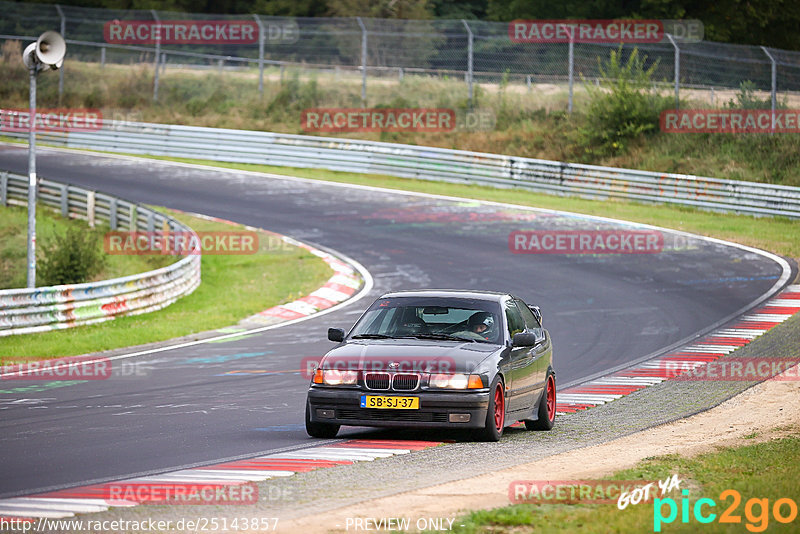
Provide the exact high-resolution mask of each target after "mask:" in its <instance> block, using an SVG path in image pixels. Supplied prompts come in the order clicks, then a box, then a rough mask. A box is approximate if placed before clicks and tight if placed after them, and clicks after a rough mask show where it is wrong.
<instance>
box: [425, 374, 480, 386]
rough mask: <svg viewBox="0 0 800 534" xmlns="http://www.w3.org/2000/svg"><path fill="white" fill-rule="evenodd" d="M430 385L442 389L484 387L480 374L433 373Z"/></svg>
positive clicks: (429, 381)
mask: <svg viewBox="0 0 800 534" xmlns="http://www.w3.org/2000/svg"><path fill="white" fill-rule="evenodd" d="M428 386H429V387H432V388H442V389H482V388H484V387H486V386H484V385H483V380H481V377H480V375H465V374H462V373H456V374H452V375H451V374H432V375H431V376H430V379H429V380H428Z"/></svg>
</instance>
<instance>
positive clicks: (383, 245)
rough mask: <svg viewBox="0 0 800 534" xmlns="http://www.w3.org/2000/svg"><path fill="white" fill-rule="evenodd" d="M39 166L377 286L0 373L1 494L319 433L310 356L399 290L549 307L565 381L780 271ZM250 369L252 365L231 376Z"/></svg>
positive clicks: (704, 249) (150, 174)
mask: <svg viewBox="0 0 800 534" xmlns="http://www.w3.org/2000/svg"><path fill="white" fill-rule="evenodd" d="M26 158H27V152H26V149H25V148H18V147H9V146H4V145H0V168H1V169H5V170H11V171H14V172H19V173H25V172H26V165H27V159H26ZM37 166H38V171H39V175H40V176H42V177H46V178H52V179H55V180H61V181H68V182H70V183H73V184H76V185H80V186H82V187H87V188H93V189H97V190H100V191H104V192H109V193H113V194H116V195H118V196H121V197H123V198H126V199H129V200H135V201H139V202H143V203H148V204H156V205H164V206H168V207H171V208H177V209H181V210H186V211H193V212H198V213H204V214H206V215H212V216H216V217H222V218H225V219H230V220H234V221H237V222H240V223H244V224H249V225H253V226H258V227H262V228H266V229H269V230H272V231H275V232H279V233H282V234H286V235H289V236H292V237H294V238H297V239H300V240H304V241H307V242H309V243H313V244H319V245H322V246H325V247H329V248H331V249H333V250H336V251H339V252H341V253H343V254H346V255H348V256H350V257H351V258H353V259H355V260H357V261H358V262H360V263H361V264H362V265H363V266H364V267H366V269H367V270H369V272H370V273H371V274H372V276H373V277H374V281H375V287H374V289H373V291H372V294H370V295H369V296H367V297H366V298H364V299H362V300H360V301H358V302H356V303H355V304H352V305H350V306H347V307H345V308H343V309H341V310H338V311H335V312H333V313H330V314H327V315H325V316H322V317H318V318H311V319H309V320H306V321H304V322H300V323H297V324H293V325H289V326H286V327H280V328H276V329H272V330H269V331H266V332H263V333H260V334H255V335H252V336H250V337H246V338H243V339H238V340H234V341H228V342H222V343H205V344H201V345H197V346H193V347H188V348H184V349H176V350H170V351H166V352H160V353H157V354H152V355H145V356H141V357H137V358H133V359H129V360H123V361H125V362H135V363H137V364H138V365H139V366H140V367H139V369H145V370H146V372H145V373H144V374H145V376H135V377H130V378H114V379H110V380H98V381H86V382H79V383H70V382H61V383H55V384H54V383H46V382H41V381H39V382H36V381H28V380H25V381H17V380H15V381H3V382H2V383H0V414H1V415H0V466H2V467H0V497H9V496H12V495H21V494H28V493H34V492H37V491H42V490H45V489H54V488H57V487H67V486H75V485H79V484H85V483H88V482H90V481H99V480H111V479H116V478H123V477H130V476H131V475H133V474H138V473H144V472H158V471H166V470H174V469H177V468H180V467H184V466H189V465H192V464H202V463H212V462H214V461H217V460H220V459H223V458H230V457H234V456H238V455H252V456H255V455H256V454H259V453H265V452H267V451H273V450H276V449H281V448H285V447H302V446H306V445H309V444H311V443H313V442H315V440H311V439H310V438H308V437H307V436H306V434H305V431H304V429H303V424H302V423H303V409H304V401H305V390H306V385H307V380H306V379H305V378H303V377H302V376H301V375H300V373H299V372H297V371H296V370H297V369H299V368H300V362H301V359H302V358H304V357H308V356H319V355H321V354H323V353H324V352H325V351H326V350H327V349H328V348H329V347H330V346H331V343H330V342H328V341H327V340H326V339H325V331H326V329H327V328H328V326H341V327H345V328H347V327H349V326H350V325H352V323H353V322H354V320H355V319H356V318H357V317H358V315H359V314H360V313H361V311H362V310H363V309H364V308H365V307H366V306H367V305H368V304H369V303H370V302H371V300H372V298H374V297H375V296H377V295H378V294H380V293H382V292H386V291H389V290H397V289H407V288H419V287H434V288H465V289H485V290H500V291H508V292H511V293H514V294H516V295H518V296H520V297H522V298H523V299H524V300H526V301H528V302H529V303H535V304H538V305H540V306H541V307H542V310H543V313H544V323H545V326H546V327H547V328H548V329H549V330H550V332H551V334H552V336H553V339H554V346H555V352H554V355H555V362H556V365H557V372H558V379H559V383H560V385H562V386H563V385H564V384H566V383H569V382H575V381H578V380H580V379H582V378H586V377H589V376H591V375H594V374H597V373H600V372H603V371H606V370H608V369H610V368H613V367H615V366H619V365H622V364H625V363H628V362H632V361H635V360H638V359H640V358H642V357H643V356H645V355H648V354H651V353H654V352H657V351H660V350H663V349H665V348H666V347H668V346H670V345H672V344H674V343H676V342H678V341H680V340H682V339H685V338H687V337H689V336H692V335H693V334H696V333H699V332H701V331H703V330H705V329H707V328H708V327H710V326H711V325H713V324H715V323H717V322H718V321H720V320H722V319H724V318H726V317H728V316H730V315H731V314H733V313H735V312H737V311H740V310H741V309H742V308H744V307H746V306H748V305H749V304H751V303H752V302H753V301H754V300H756V299H757V298H759V297H760V296H762V294H764V293H766V292H768V291H770V289H771V288H772V287H773V285H774V284H775V283H776V281H778V279H779V277H780V276H781V274H782V269H781V267H780V266H779V265H778V263H776V262H775V261H773V260H771V259H769V258H767V257H764V256H762V255H759V254H755V253H753V252H750V251H746V250H743V249H740V248H736V247H732V246H726V245H721V244H717V243H714V242H710V241H706V240H700V239H694V238H689V239H687V238H685V237H684V236H675V235H673V234H666V235H665V238H664V243H665V247H664V250H663V251H662V252H660V253H656V254H614V255H602V256H595V255H559V254H513V253H511V252H510V250H509V244H508V236H509V234H510V232H512V231H514V230H544V229H548V230H552V229H562V230H576V229H614V228H617V229H619V228H620V225H622V227H623V228H628V229H630V227H629V226H627V225H624V224H623V223H619V224H616V223H611V222H604V221H598V220H597V219H592V218H589V217H583V216H572V215H565V214H552V213H547V212H536V211H530V210H521V209H519V210H518V209H514V208H510V207H501V206H496V205H484V204H479V203H478V202H474V201H460V202H457V201H451V200H443V199H437V198H429V197H422V196H413V195H404V194H396V193H390V192H385V191H377V190H370V189H364V188H352V187H343V186H339V185H334V184H327V183H323V182H310V181H302V180H292V179H278V178H268V177H265V176H256V175H252V174H247V173H238V172H234V171H231V172H223V171H219V170H214V169H197V168H191V167H187V166H176V165H170V164H166V163H161V162H157V161H148V160H133V159H122V158H112V157H105V156H93V155H87V154H77V153H75V154H67V153H65V152H57V151H53V150H46V149H41V150H40V152H39V157H38V163H37ZM2 343H3V342H2V339H0V353H2ZM3 355H4V356H11V355H7V354H3ZM242 370H248V371H255V373H250V374H226V373H230V372H231V371H242ZM54 385H56V386H58V387H53V386H54ZM376 432H377V431H373V430H364V429H345V430H343V431H342V432H341V433H340V436H356V435H361V436H364V435H372V434H375V433H376ZM385 433H386V432H385V431H384V434H385Z"/></svg>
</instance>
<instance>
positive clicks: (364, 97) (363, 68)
mask: <svg viewBox="0 0 800 534" xmlns="http://www.w3.org/2000/svg"><path fill="white" fill-rule="evenodd" d="M356 21H358V25H359V26H361V107H366V105H367V27H366V26H364V23H363V22H362V21H361V17H356Z"/></svg>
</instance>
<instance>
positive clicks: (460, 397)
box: [308, 387, 489, 428]
mask: <svg viewBox="0 0 800 534" xmlns="http://www.w3.org/2000/svg"><path fill="white" fill-rule="evenodd" d="M362 395H386V396H396V397H419V404H420V407H419V409H418V410H391V409H377V408H361V396H362ZM308 403H309V414H310V417H311V421H312V422H315V423H331V424H337V425H351V426H384V427H415V428H483V427H484V425H485V424H486V411H487V410H488V407H489V390H478V391H468V392H463V391H444V392H432V391H416V392H408V393H399V392H391V393H389V392H380V391H365V390H359V389H344V388H325V387H311V388H309V390H308ZM467 416H468V417H467ZM465 419H468V420H466V421H465Z"/></svg>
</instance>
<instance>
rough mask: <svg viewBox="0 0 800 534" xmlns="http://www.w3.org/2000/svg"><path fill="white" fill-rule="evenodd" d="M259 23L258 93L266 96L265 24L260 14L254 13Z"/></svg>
mask: <svg viewBox="0 0 800 534" xmlns="http://www.w3.org/2000/svg"><path fill="white" fill-rule="evenodd" d="M253 18H254V19H256V24H258V94H259V96H262V97H263V96H264V24H263V23H262V22H261V18H260V17H259V16H258V15H255V14H254V15H253Z"/></svg>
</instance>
